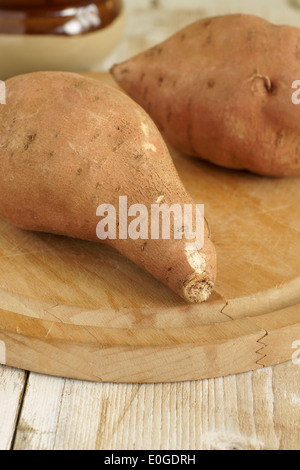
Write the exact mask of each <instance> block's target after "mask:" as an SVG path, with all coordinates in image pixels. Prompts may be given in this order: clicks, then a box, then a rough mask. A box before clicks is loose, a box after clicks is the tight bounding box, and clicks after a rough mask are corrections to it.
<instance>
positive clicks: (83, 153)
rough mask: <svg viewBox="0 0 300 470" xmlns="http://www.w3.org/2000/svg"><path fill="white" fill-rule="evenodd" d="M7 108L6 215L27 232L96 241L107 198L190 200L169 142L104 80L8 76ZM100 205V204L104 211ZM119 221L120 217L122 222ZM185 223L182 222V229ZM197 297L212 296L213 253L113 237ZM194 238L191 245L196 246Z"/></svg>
mask: <svg viewBox="0 0 300 470" xmlns="http://www.w3.org/2000/svg"><path fill="white" fill-rule="evenodd" d="M6 90H7V97H6V104H5V105H1V106H0V160H1V165H0V215H1V217H3V218H4V219H6V220H7V221H9V222H11V223H12V224H14V225H16V226H18V227H20V228H22V229H27V230H35V231H42V232H49V233H54V234H59V235H66V236H69V237H73V238H80V239H84V240H91V241H99V234H98V231H97V227H98V226H99V217H98V216H99V215H104V214H99V213H98V208H99V206H100V205H105V207H106V206H107V207H113V208H115V209H116V212H117V213H118V211H119V201H120V199H119V196H122V197H125V196H126V197H127V202H128V207H130V206H132V205H133V204H140V205H143V206H145V207H146V208H147V209H149V212H150V207H151V206H152V205H155V204H159V203H161V202H164V203H165V204H167V205H169V206H171V205H172V204H180V205H182V206H183V205H184V204H191V205H193V206H195V204H194V201H193V200H192V199H191V197H190V196H189V194H188V193H187V192H186V190H185V188H184V187H183V185H182V183H181V181H180V179H179V177H178V174H177V172H176V170H175V167H174V166H173V163H172V159H171V157H170V155H169V153H168V150H167V147H166V145H165V142H164V140H163V139H162V137H161V135H160V133H159V131H158V130H157V128H156V126H155V125H154V123H153V122H152V120H151V119H150V118H149V116H148V115H147V114H146V113H145V111H144V110H143V109H142V108H141V107H140V106H138V105H137V104H136V103H135V102H134V101H133V100H131V98H129V97H128V96H126V95H125V94H124V93H122V92H121V91H118V90H116V89H114V88H112V87H109V86H106V85H103V84H101V83H100V82H98V81H97V80H94V79H90V78H85V77H82V76H80V75H77V74H72V73H63V72H39V73H33V74H28V75H23V76H18V77H15V78H12V79H10V80H8V81H7V82H6ZM102 211H103V209H102ZM117 220H118V219H116V221H117ZM181 228H182V227H181ZM105 242H106V243H109V244H110V245H111V246H113V247H114V248H116V249H117V250H118V251H119V252H120V253H122V254H124V255H125V256H127V257H128V258H129V259H131V260H132V261H134V262H135V263H136V264H138V265H139V266H143V267H144V268H145V269H147V270H148V271H149V272H150V273H151V274H153V275H154V276H155V277H156V278H158V279H159V280H161V281H162V282H164V283H165V284H166V285H168V286H169V287H170V288H172V289H173V290H174V291H175V292H177V293H178V294H179V295H181V296H182V297H184V298H185V299H186V300H188V301H191V302H201V301H205V300H207V299H208V298H209V296H210V294H211V292H212V289H213V285H214V280H215V276H216V256H215V250H214V246H213V244H212V242H211V241H210V239H209V237H208V233H207V230H206V233H205V239H204V246H203V248H200V247H199V250H198V249H197V250H194V251H193V250H190V249H187V240H186V239H185V237H182V238H181V239H175V237H171V238H170V239H164V240H163V239H161V238H159V239H152V238H151V236H149V239H147V241H146V242H145V239H143V238H139V237H137V238H136V239H134V238H130V237H129V236H128V237H127V238H126V237H124V238H122V239H121V237H119V236H118V235H117V236H116V237H115V238H114V237H109V238H106V240H105ZM190 245H191V244H190V243H189V246H190Z"/></svg>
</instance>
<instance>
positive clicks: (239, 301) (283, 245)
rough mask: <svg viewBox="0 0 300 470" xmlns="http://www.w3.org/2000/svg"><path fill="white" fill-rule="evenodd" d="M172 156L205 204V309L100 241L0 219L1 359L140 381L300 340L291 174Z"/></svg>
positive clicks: (226, 363)
mask: <svg viewBox="0 0 300 470" xmlns="http://www.w3.org/2000/svg"><path fill="white" fill-rule="evenodd" d="M94 76H95V77H96V78H98V79H101V80H104V81H106V82H109V83H111V84H114V83H113V81H112V79H111V78H110V77H109V75H107V74H101V75H100V74H99V75H94ZM170 151H171V154H172V157H173V158H174V163H175V165H176V167H177V169H178V172H179V175H180V176H181V178H182V180H183V182H184V184H185V186H186V188H187V189H188V190H189V192H190V193H191V194H192V196H193V197H194V199H195V200H196V201H197V202H198V203H204V204H205V215H206V219H207V220H208V222H209V225H210V230H211V233H212V239H213V241H214V243H215V245H216V248H217V253H218V279H217V284H216V289H215V292H214V294H213V296H212V298H211V299H210V301H209V302H207V303H205V304H202V305H187V304H186V303H185V302H184V301H183V300H182V299H180V298H178V297H177V296H176V295H175V294H174V293H173V292H171V291H170V290H169V289H168V288H167V287H165V286H163V285H162V284H160V283H159V282H158V281H156V280H155V279H153V278H152V277H151V276H150V275H149V274H148V273H147V272H145V271H143V270H142V269H140V268H138V267H137V266H135V265H133V264H132V263H131V262H130V261H128V260H126V259H124V258H123V257H122V256H121V255H120V254H118V253H117V252H116V251H114V250H113V249H111V248H109V247H107V246H105V245H103V244H100V243H99V244H96V243H88V242H84V241H81V240H72V239H68V238H64V237H56V236H53V235H49V234H39V233H32V232H24V231H22V230H19V229H17V228H15V227H12V226H11V225H9V224H8V223H5V222H4V221H2V220H1V221H0V258H1V263H0V362H2V363H6V364H8V365H10V366H13V367H17V368H22V369H26V370H30V371H35V372H41V373H46V374H50V375H58V376H63V377H72V378H78V379H84V380H93V381H110V382H139V383H145V382H172V381H181V380H194V379H202V378H209V377H217V376H221V375H228V374H234V373H240V372H244V371H248V370H254V369H258V368H261V367H266V366H269V365H273V364H277V363H280V362H285V361H288V360H290V359H291V357H292V354H293V347H294V346H295V344H296V343H295V342H296V341H297V340H300V242H299V232H300V211H299V200H300V185H299V178H294V179H283V180H275V179H269V178H262V177H257V176H254V175H250V174H248V173H244V172H235V171H229V170H225V169H222V168H218V167H216V166H213V165H210V164H209V163H205V162H201V161H200V160H197V159H193V158H190V157H187V156H184V155H180V154H179V153H178V152H176V151H174V150H173V149H170Z"/></svg>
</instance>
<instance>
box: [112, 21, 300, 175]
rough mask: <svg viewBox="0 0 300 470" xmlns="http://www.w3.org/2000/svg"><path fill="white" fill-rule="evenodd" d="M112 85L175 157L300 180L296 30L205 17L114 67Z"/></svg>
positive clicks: (299, 62)
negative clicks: (142, 115) (294, 100)
mask: <svg viewBox="0 0 300 470" xmlns="http://www.w3.org/2000/svg"><path fill="white" fill-rule="evenodd" d="M111 72H112V74H113V76H114V77H115V79H116V80H117V82H118V83H119V85H120V86H121V87H122V88H123V89H124V90H125V91H126V92H127V93H128V94H129V95H130V96H131V97H132V98H134V99H135V100H136V101H137V102H138V103H139V104H140V105H142V106H143V107H144V109H145V110H147V112H148V113H149V114H150V115H151V117H152V118H153V120H154V121H155V123H156V124H157V126H158V127H159V129H160V130H161V131H162V132H163V134H164V136H165V138H166V140H167V141H168V142H169V143H170V144H172V145H173V146H174V147H176V148H177V149H179V150H180V151H182V152H185V153H187V154H190V155H194V156H197V157H201V158H203V159H206V160H209V161H211V162H213V163H215V164H218V165H221V166H224V167H228V168H234V169H241V170H242V169H245V170H248V171H251V172H254V173H257V174H260V175H269V176H275V177H284V176H291V175H300V124H299V116H300V114H299V113H300V108H299V107H297V106H295V105H294V104H293V103H292V99H291V98H292V93H293V90H292V83H293V82H294V81H295V80H297V79H299V78H300V29H298V28H295V27H289V26H275V25H273V24H271V23H269V22H267V21H265V20H264V19H261V18H258V17H256V16H252V15H251V16H250V15H227V16H220V17H214V18H206V19H204V20H201V21H198V22H196V23H194V24H192V25H189V26H188V27H186V28H185V29H183V30H181V31H180V32H178V33H177V34H175V35H174V36H172V37H171V38H169V39H168V40H166V41H165V42H163V43H162V44H159V45H157V46H155V47H153V48H152V49H150V50H147V51H146V52H144V53H142V54H140V55H138V56H136V57H133V58H131V59H129V60H128V61H126V62H124V63H122V64H119V65H116V66H114V67H113V68H112V70H111Z"/></svg>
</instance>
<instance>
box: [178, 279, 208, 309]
mask: <svg viewBox="0 0 300 470" xmlns="http://www.w3.org/2000/svg"><path fill="white" fill-rule="evenodd" d="M213 289H214V283H213V282H212V281H211V280H210V279H208V278H203V277H201V276H200V275H199V274H193V275H192V276H191V277H190V278H189V279H188V280H187V281H185V283H184V287H183V295H184V298H185V299H186V300H187V301H188V302H190V303H202V302H206V301H207V300H208V299H209V298H210V296H211V294H212V291H213Z"/></svg>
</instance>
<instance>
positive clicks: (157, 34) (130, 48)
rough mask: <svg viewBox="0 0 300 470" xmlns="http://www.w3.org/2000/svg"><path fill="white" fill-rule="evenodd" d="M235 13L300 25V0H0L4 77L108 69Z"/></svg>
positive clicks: (1, 75)
mask: <svg viewBox="0 0 300 470" xmlns="http://www.w3.org/2000/svg"><path fill="white" fill-rule="evenodd" d="M231 13H248V14H254V15H258V16H261V17H263V18H265V19H267V20H269V21H271V22H273V23H275V24H283V23H284V24H290V25H293V26H299V27H300V0H94V1H90V0H2V1H1V0H0V58H1V60H0V79H2V80H4V79H6V78H8V77H9V76H12V75H16V74H19V73H26V72H30V71H34V70H67V71H78V72H80V71H106V70H108V69H109V68H110V67H111V66H112V65H113V64H114V63H116V62H121V61H123V60H125V59H127V58H129V57H130V56H133V55H135V54H137V53H139V52H141V51H142V50H145V49H147V48H149V47H151V46H153V45H155V44H157V43H159V42H161V41H162V40H164V39H166V38H167V37H169V36H170V35H172V34H173V33H175V32H176V31H178V30H179V29H181V28H183V27H184V26H186V25H187V24H189V23H192V22H194V21H196V20H198V19H200V18H203V17H207V16H215V15H223V14H231Z"/></svg>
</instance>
